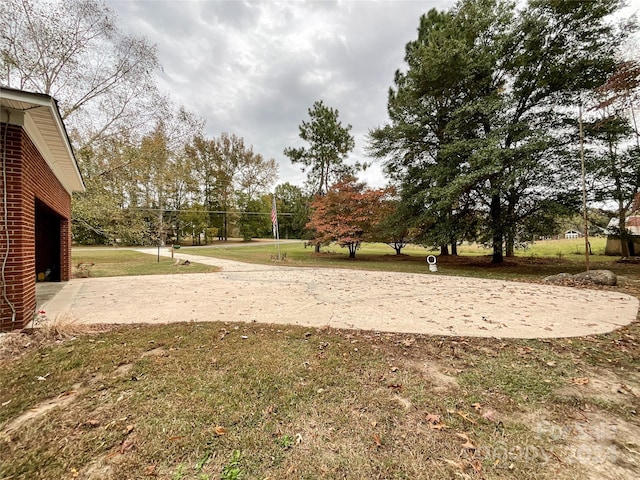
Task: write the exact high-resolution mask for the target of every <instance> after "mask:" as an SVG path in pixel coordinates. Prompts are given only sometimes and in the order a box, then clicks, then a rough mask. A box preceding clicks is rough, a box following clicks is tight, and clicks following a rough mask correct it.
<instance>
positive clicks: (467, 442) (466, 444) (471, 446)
mask: <svg viewBox="0 0 640 480" xmlns="http://www.w3.org/2000/svg"><path fill="white" fill-rule="evenodd" d="M456 436H457V437H458V438H460V439H461V440H464V443H463V444H462V448H464V449H465V450H475V449H476V446H475V445H474V444H473V443H471V440H469V436H468V435H467V434H466V433H456Z"/></svg>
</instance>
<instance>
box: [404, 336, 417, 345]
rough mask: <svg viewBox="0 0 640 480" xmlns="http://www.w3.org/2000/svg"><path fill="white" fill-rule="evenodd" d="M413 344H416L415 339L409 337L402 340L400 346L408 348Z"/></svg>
mask: <svg viewBox="0 0 640 480" xmlns="http://www.w3.org/2000/svg"><path fill="white" fill-rule="evenodd" d="M414 343H416V339H415V338H413V337H411V338H407V339H406V340H403V341H402V344H403V345H404V346H405V347H410V346H411V345H413V344H414Z"/></svg>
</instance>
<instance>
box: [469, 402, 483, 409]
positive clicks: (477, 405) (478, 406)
mask: <svg viewBox="0 0 640 480" xmlns="http://www.w3.org/2000/svg"><path fill="white" fill-rule="evenodd" d="M471 406H472V407H473V408H475V409H476V410H477V411H480V410H482V405H480V404H479V403H478V402H476V403H472V404H471Z"/></svg>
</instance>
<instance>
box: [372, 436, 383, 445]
mask: <svg viewBox="0 0 640 480" xmlns="http://www.w3.org/2000/svg"><path fill="white" fill-rule="evenodd" d="M373 441H374V442H375V444H376V447H378V448H380V447H381V446H382V439H381V438H380V435H378V434H377V433H374V434H373Z"/></svg>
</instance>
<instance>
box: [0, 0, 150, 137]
mask: <svg viewBox="0 0 640 480" xmlns="http://www.w3.org/2000/svg"><path fill="white" fill-rule="evenodd" d="M158 68H159V63H158V59H157V55H156V48H155V46H154V45H151V44H150V43H149V42H148V41H147V40H146V39H145V38H143V37H139V36H135V35H130V34H127V33H125V32H122V31H121V30H119V29H118V27H117V22H116V17H115V15H114V14H113V12H111V11H110V10H109V8H107V6H106V5H105V4H104V3H103V2H102V1H100V0H64V1H55V0H54V1H52V2H41V1H37V0H4V1H3V2H2V3H0V84H3V85H5V86H7V87H13V88H19V89H22V90H29V91H34V92H39V93H45V94H47V95H51V96H53V97H55V98H56V99H57V100H58V101H59V103H60V109H61V113H62V116H63V119H64V120H65V121H66V123H67V125H68V126H69V127H70V130H71V132H72V133H73V136H74V139H75V140H76V141H77V143H78V145H77V146H87V145H90V144H91V143H93V142H95V141H96V140H98V139H100V138H103V137H105V136H109V135H111V134H114V133H117V132H119V131H122V130H123V129H125V128H126V129H128V130H131V129H132V128H135V127H136V126H138V125H139V124H140V123H146V122H147V121H148V120H149V119H150V117H151V116H152V115H153V108H149V107H150V105H152V104H154V103H156V102H157V101H158V100H159V99H160V98H159V96H158V93H157V89H156V86H155V77H154V74H155V71H156V70H157V69H158Z"/></svg>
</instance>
